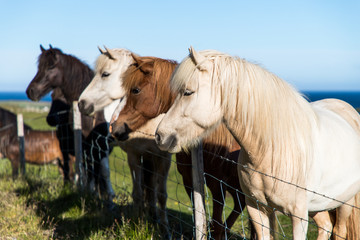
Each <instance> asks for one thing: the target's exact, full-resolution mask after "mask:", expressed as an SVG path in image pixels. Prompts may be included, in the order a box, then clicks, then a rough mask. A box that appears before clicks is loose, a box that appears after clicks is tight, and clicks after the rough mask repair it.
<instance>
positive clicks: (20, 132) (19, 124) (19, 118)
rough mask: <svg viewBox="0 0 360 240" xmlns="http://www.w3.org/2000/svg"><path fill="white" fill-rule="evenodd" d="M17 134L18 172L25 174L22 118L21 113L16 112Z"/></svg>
mask: <svg viewBox="0 0 360 240" xmlns="http://www.w3.org/2000/svg"><path fill="white" fill-rule="evenodd" d="M17 135H18V139H19V150H20V151H19V153H20V174H21V175H22V176H24V175H25V172H26V171H25V138H24V120H23V115H22V114H21V113H19V114H17Z"/></svg>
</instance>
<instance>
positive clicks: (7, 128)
mask: <svg viewBox="0 0 360 240" xmlns="http://www.w3.org/2000/svg"><path fill="white" fill-rule="evenodd" d="M16 122H17V120H16V115H15V114H14V113H12V112H10V111H8V110H6V109H3V108H0V152H1V153H2V154H3V156H4V157H6V158H8V159H9V160H10V162H11V167H12V176H13V178H14V179H15V178H16V177H17V176H18V174H19V165H20V149H19V140H18V136H17V124H16ZM24 139H25V162H27V163H31V164H37V165H42V164H49V163H56V164H58V166H59V170H60V172H63V171H62V166H63V165H64V161H63V157H62V154H61V150H60V146H59V141H58V139H57V137H56V136H55V134H54V132H53V131H40V130H33V129H31V127H30V126H28V125H26V124H24Z"/></svg>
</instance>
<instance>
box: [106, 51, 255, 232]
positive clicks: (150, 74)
mask: <svg viewBox="0 0 360 240" xmlns="http://www.w3.org/2000/svg"><path fill="white" fill-rule="evenodd" d="M133 58H134V59H135V64H133V65H131V66H130V67H129V68H128V70H127V71H126V72H125V74H124V81H123V88H124V90H125V93H126V96H125V98H124V99H126V104H125V106H124V107H123V108H122V110H121V111H120V113H119V115H118V116H117V119H116V121H114V122H113V123H112V124H111V128H112V130H111V133H112V134H113V136H115V137H116V138H117V139H126V138H127V136H128V135H129V134H130V133H131V132H134V131H136V130H137V129H139V127H141V126H142V125H144V124H145V123H147V122H148V121H149V120H150V119H153V118H155V117H157V116H158V115H159V114H161V113H165V112H167V110H168V109H169V108H170V106H171V105H172V103H173V101H174V96H175V93H173V92H171V91H170V87H169V81H170V77H171V74H172V72H173V70H174V68H175V67H176V65H177V63H176V62H174V61H171V60H164V59H160V58H155V57H138V56H135V55H134V56H133ZM124 101H125V100H124ZM155 128H156V126H154V130H155ZM203 148H204V150H205V151H204V172H205V181H206V184H207V186H208V187H209V189H210V191H211V192H212V195H213V216H212V219H213V223H212V233H211V236H212V237H213V238H215V239H221V238H222V237H224V236H226V235H225V234H226V233H225V230H228V229H230V228H231V227H232V226H233V224H234V223H235V221H236V219H237V217H238V216H239V214H240V213H241V211H242V209H243V208H244V207H245V198H244V195H242V194H238V193H237V192H236V190H235V189H238V190H240V191H241V188H240V185H239V179H238V177H237V176H238V175H237V168H236V164H232V163H231V162H229V161H225V160H223V159H222V158H221V157H219V156H226V157H228V158H230V159H231V160H233V161H234V162H236V161H237V157H238V154H239V149H240V147H239V145H237V144H236V142H235V140H233V138H232V136H231V134H230V133H229V132H228V131H226V129H225V128H224V127H223V126H220V127H219V128H218V129H217V131H216V133H215V134H213V135H211V136H209V137H207V138H205V139H204V144H203ZM176 161H177V168H178V171H179V172H180V174H181V175H182V177H183V181H184V186H185V189H186V192H187V194H188V195H189V198H191V195H192V167H191V156H190V155H189V154H187V153H185V152H182V153H179V154H177V155H176ZM219 180H220V182H219ZM221 181H223V182H224V183H225V184H222V183H221ZM227 186H231V188H227ZM225 191H228V192H229V193H230V194H231V196H232V197H233V199H234V209H233V211H232V212H231V214H230V215H229V217H228V218H227V219H226V221H225V222H223V221H222V212H223V206H224V202H225V199H224V198H225V197H224V196H225ZM224 226H225V227H224ZM252 237H254V235H253V234H252Z"/></svg>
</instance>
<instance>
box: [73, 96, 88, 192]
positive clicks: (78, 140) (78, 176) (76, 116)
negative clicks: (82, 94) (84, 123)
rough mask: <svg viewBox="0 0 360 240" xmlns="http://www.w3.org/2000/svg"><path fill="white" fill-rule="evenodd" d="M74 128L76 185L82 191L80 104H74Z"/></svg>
mask: <svg viewBox="0 0 360 240" xmlns="http://www.w3.org/2000/svg"><path fill="white" fill-rule="evenodd" d="M72 107H73V127H74V144H75V158H76V160H75V172H76V173H75V183H76V184H77V186H78V187H79V188H80V189H81V190H82V189H83V188H84V184H85V182H84V175H85V173H84V167H83V161H82V133H81V113H80V111H79V107H78V102H77V101H74V102H73V106H72Z"/></svg>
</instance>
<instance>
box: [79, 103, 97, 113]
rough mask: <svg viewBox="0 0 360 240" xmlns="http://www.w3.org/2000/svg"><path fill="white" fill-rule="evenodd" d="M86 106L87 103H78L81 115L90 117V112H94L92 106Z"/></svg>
mask: <svg viewBox="0 0 360 240" xmlns="http://www.w3.org/2000/svg"><path fill="white" fill-rule="evenodd" d="M86 104H87V103H86V101H85V100H80V102H78V106H79V110H80V112H81V113H83V114H86V115H90V114H91V113H92V112H94V104H92V103H91V104H88V105H89V106H87V107H86Z"/></svg>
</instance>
